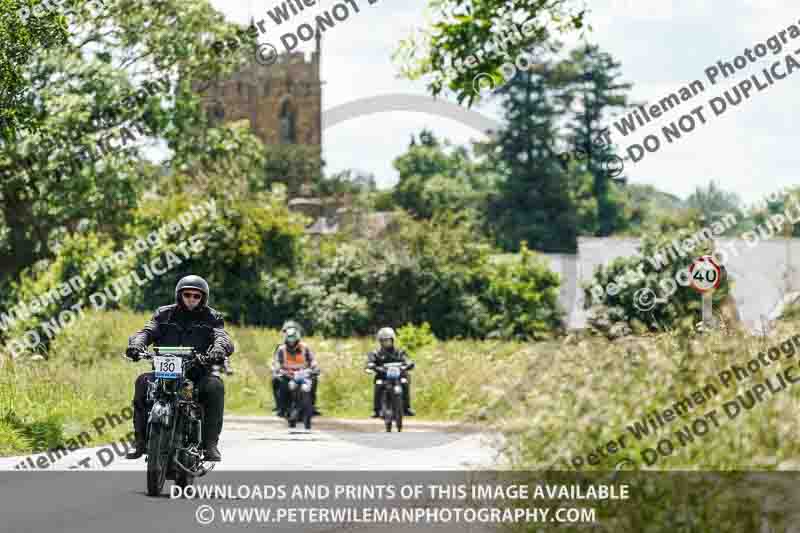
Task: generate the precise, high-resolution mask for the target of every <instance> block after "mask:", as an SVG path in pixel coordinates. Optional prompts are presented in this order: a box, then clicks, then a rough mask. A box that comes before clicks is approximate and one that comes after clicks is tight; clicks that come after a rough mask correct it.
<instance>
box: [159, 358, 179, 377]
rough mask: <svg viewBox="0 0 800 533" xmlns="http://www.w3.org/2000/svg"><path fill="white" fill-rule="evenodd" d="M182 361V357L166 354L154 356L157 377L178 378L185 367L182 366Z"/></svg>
mask: <svg viewBox="0 0 800 533" xmlns="http://www.w3.org/2000/svg"><path fill="white" fill-rule="evenodd" d="M182 363H183V360H182V359H181V358H180V357H171V356H166V355H155V356H153V364H154V365H155V368H156V377H157V378H161V379H178V378H179V377H180V376H181V374H182V372H183V368H182V367H181V365H182Z"/></svg>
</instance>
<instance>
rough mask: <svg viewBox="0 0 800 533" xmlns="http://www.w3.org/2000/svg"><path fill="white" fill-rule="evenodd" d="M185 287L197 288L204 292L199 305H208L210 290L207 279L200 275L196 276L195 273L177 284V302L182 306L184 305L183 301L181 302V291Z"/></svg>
mask: <svg viewBox="0 0 800 533" xmlns="http://www.w3.org/2000/svg"><path fill="white" fill-rule="evenodd" d="M184 289H197V290H198V291H200V292H202V293H203V297H202V298H201V299H200V305H199V307H203V306H205V305H208V297H209V290H208V283H206V280H204V279H203V278H201V277H200V276H195V275H194V274H192V275H189V276H184V277H182V278H181V280H180V281H179V282H178V284H177V285H175V303H177V304H178V305H180V306H181V307H183V303H182V302H181V291H182V290H184Z"/></svg>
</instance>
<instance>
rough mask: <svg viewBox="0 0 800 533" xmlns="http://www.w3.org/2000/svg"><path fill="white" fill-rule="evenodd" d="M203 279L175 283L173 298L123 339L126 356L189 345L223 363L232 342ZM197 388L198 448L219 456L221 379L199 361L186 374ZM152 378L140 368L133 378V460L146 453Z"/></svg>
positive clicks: (210, 359)
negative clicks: (201, 414) (200, 412)
mask: <svg viewBox="0 0 800 533" xmlns="http://www.w3.org/2000/svg"><path fill="white" fill-rule="evenodd" d="M208 298H209V288H208V283H206V281H205V280H204V279H203V278H201V277H200V276H186V277H184V278H182V279H181V280H180V281H179V282H178V285H177V286H176V287H175V303H174V304H172V305H165V306H163V307H159V308H158V310H157V311H156V312H155V314H154V315H153V318H151V319H150V321H149V322H148V323H147V324H146V325H145V326H144V329H142V330H141V331H139V332H137V333H135V334H134V335H132V336H131V337H130V339H129V340H128V349H127V350H126V352H125V353H126V356H127V357H128V358H129V359H132V360H134V361H138V360H139V358H140V357H141V354H142V352H144V350H145V349H146V348H147V346H148V345H150V344H154V345H155V346H191V347H193V348H195V349H196V350H198V351H199V352H200V353H202V354H207V356H206V357H205V359H206V360H207V361H208V363H209V364H210V363H218V364H222V363H223V362H224V361H225V360H226V358H227V357H229V356H230V355H231V354H232V353H233V350H234V347H233V342H232V341H231V338H230V337H229V336H228V334H227V333H226V332H225V329H224V328H225V324H224V322H223V319H222V315H221V314H220V313H219V312H217V311H216V310H214V309H212V308H211V307H209V306H208ZM189 379H191V380H192V381H194V383H195V386H196V387H197V390H198V392H199V395H198V397H199V401H200V403H201V404H202V405H203V407H204V411H205V420H204V421H203V425H202V428H203V448H204V450H205V453H204V458H205V460H206V461H219V460H221V457H220V453H219V450H218V449H217V443H218V440H219V434H220V432H221V431H222V412H223V409H224V405H225V386H224V385H223V383H222V379H221V378H220V377H218V376H217V375H212V374H210V373H209V371H208V369H207V368H206V367H205V366H204V367H201V368H199V369H198V370H197V372H196V373H195V375H192V376H189ZM153 380H154V374H153V372H145V373H144V374H142V375H140V376H139V377H138V378H137V379H136V383H135V386H134V396H133V413H134V415H133V428H134V431H135V434H136V447H135V449H134V450H132V451H131V453H129V454H128V455H127V457H128V459H138V458H139V457H141V456H142V454H143V453H145V446H146V443H145V432H146V424H147V419H146V417H147V410H148V408H149V407H150V402H149V401H148V399H147V389H148V383H149V382H151V381H153Z"/></svg>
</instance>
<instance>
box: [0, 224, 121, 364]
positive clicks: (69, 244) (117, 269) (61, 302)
mask: <svg viewBox="0 0 800 533" xmlns="http://www.w3.org/2000/svg"><path fill="white" fill-rule="evenodd" d="M87 250H91V251H92V253H91V254H87ZM113 253H114V248H113V243H112V241H111V240H109V239H108V238H107V237H104V236H102V235H98V234H96V233H92V232H88V233H76V234H72V235H68V236H66V237H65V238H64V240H63V242H62V243H61V248H60V250H59V253H58V255H57V256H56V257H55V259H54V260H53V261H51V262H50V263H47V264H44V265H43V268H41V269H39V270H37V269H35V268H29V269H26V270H25V271H23V272H22V274H21V275H20V279H19V281H18V282H16V283H14V284H12V286H13V290H12V296H11V299H10V301H12V302H14V304H16V303H17V302H24V304H25V305H26V307H28V308H29V309H30V310H31V313H30V315H29V316H27V317H26V316H24V315H23V316H21V317H20V318H21V320H19V321H18V322H17V323H16V324H15V325H14V326H13V327H12V328H11V329H10V330H9V332H8V333H9V335H8V336H9V338H10V339H12V340H13V339H18V338H20V337H21V336H22V335H23V334H24V333H25V332H26V331H35V332H36V334H37V335H38V336H39V338H40V340H41V344H39V345H38V346H36V347H35V348H32V349H33V350H35V351H46V350H47V349H48V348H49V346H50V343H51V342H52V339H53V338H54V337H55V336H56V335H57V334H58V333H60V331H62V330H63V328H67V327H71V325H72V323H73V322H72V320H71V319H69V318H68V316H69V315H68V314H63V315H62V313H64V312H65V311H68V312H69V313H71V314H72V316H73V318H75V319H81V318H82V317H83V315H84V313H85V312H88V311H89V310H91V309H93V308H94V307H95V305H94V304H93V302H92V300H91V299H90V296H91V295H93V294H96V293H99V294H104V295H105V294H107V293H105V292H104V291H105V290H111V289H110V287H111V285H112V283H113V281H114V280H115V279H116V278H118V277H119V276H121V275H123V273H124V272H126V271H127V269H128V268H130V264H131V262H130V261H128V260H124V261H121V262H118V263H112V262H111V261H110V258H111V256H112V255H113ZM97 261H108V262H107V265H108V268H105V267H103V268H98V266H97V264H98V263H97ZM103 298H104V302H103V303H104V304H105V308H108V309H114V308H117V307H119V303H118V302H116V301H114V300H113V299H111V298H109V297H107V296H104V297H103ZM95 301H96V302H97V303H98V304H101V301H100V299H95ZM75 305H78V306H79V307H77V308H73V309H70V307H71V306H75ZM6 312H8V311H6ZM14 316H15V317H16V316H18V315H17V314H16V313H15V314H14ZM31 344H32V343H31Z"/></svg>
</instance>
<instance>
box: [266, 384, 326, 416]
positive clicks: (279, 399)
mask: <svg viewBox="0 0 800 533" xmlns="http://www.w3.org/2000/svg"><path fill="white" fill-rule="evenodd" d="M272 396H273V398H274V399H275V405H277V406H278V410H280V411H286V410H287V409H289V378H288V377H278V378H275V377H274V378H272ZM311 405H312V406H313V407H314V408H315V409H316V407H317V376H311Z"/></svg>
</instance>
